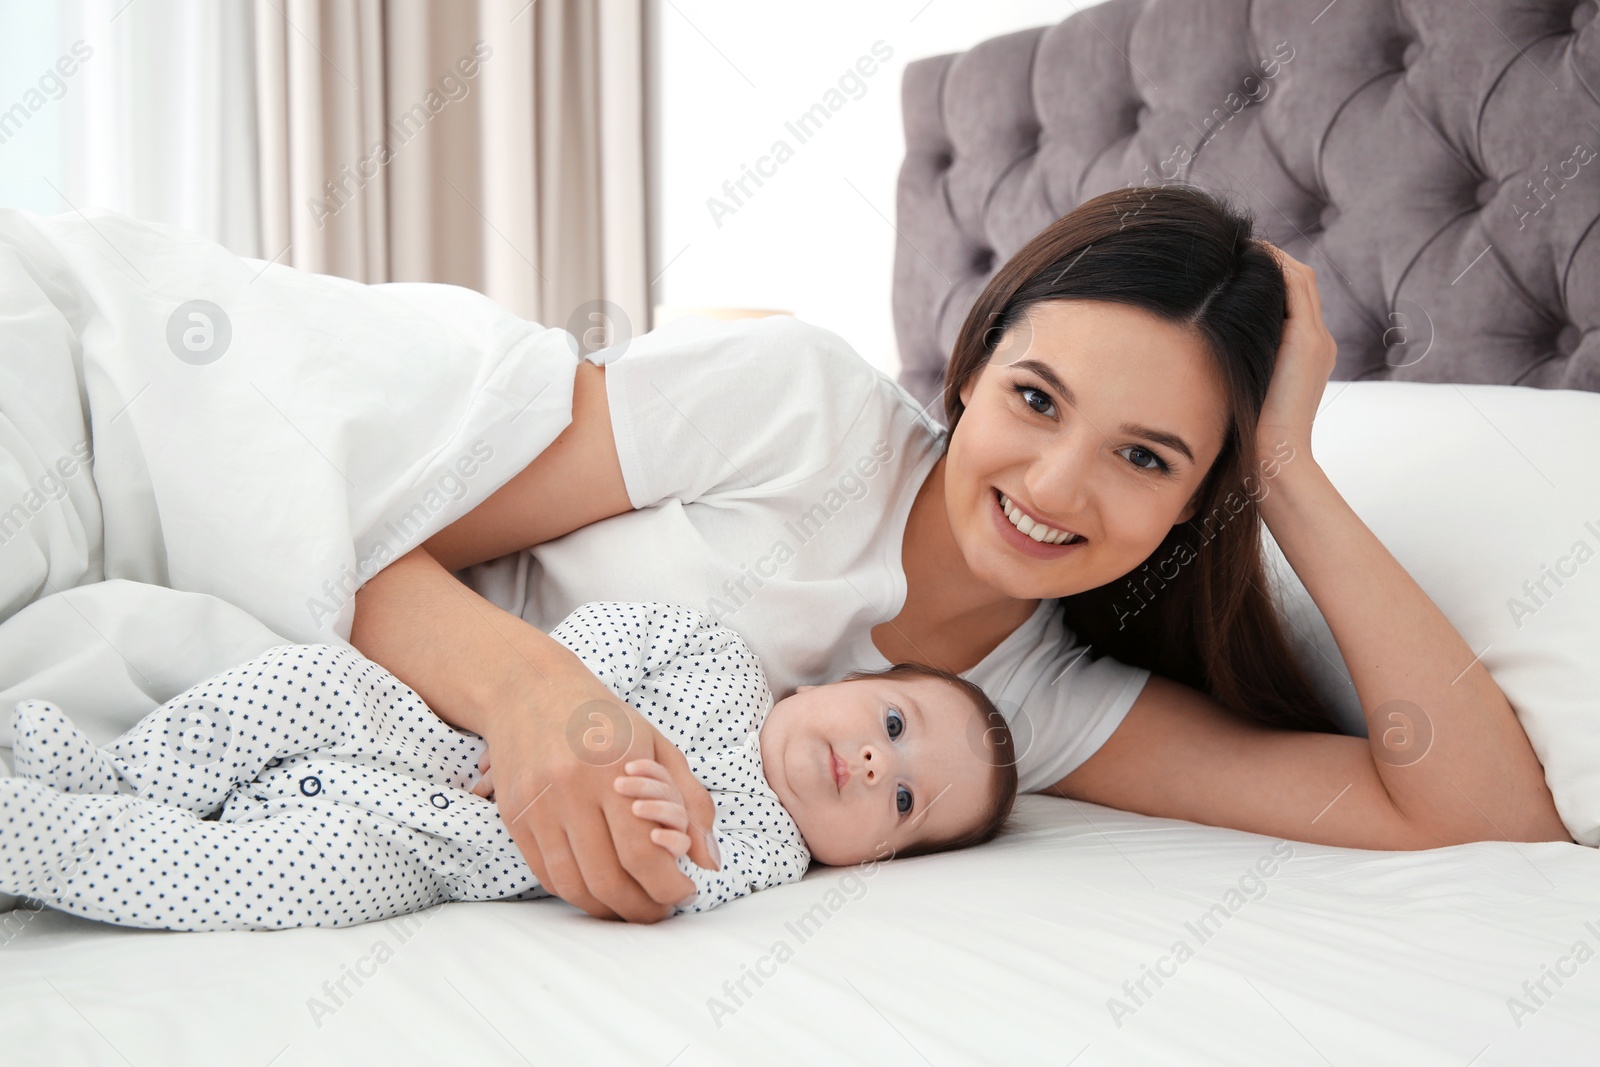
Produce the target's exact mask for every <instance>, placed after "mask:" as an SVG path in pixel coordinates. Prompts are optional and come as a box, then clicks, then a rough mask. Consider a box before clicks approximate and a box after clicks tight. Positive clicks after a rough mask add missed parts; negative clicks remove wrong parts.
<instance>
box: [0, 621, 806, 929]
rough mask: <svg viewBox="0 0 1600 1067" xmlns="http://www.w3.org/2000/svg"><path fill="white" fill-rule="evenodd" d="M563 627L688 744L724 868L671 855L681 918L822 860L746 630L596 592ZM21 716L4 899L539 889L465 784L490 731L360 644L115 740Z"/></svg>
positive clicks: (525, 895) (141, 905)
mask: <svg viewBox="0 0 1600 1067" xmlns="http://www.w3.org/2000/svg"><path fill="white" fill-rule="evenodd" d="M551 636H552V637H554V638H555V639H556V640H558V641H561V642H562V643H563V644H564V645H566V646H567V647H568V648H569V649H571V650H572V651H573V653H574V654H576V655H577V656H578V657H579V659H580V660H582V661H583V663H584V664H585V666H587V667H588V668H589V669H590V670H592V671H593V672H594V673H595V675H596V676H597V677H598V678H599V679H600V680H601V681H602V682H603V683H604V684H605V685H606V686H607V687H608V688H609V689H610V690H611V691H612V692H613V693H615V694H616V695H617V696H618V697H619V698H620V699H622V700H625V701H626V702H628V703H629V704H631V705H633V706H634V707H635V708H636V709H638V711H639V712H640V713H641V714H642V715H644V716H645V717H646V718H647V719H649V720H650V721H651V722H652V723H654V724H655V725H656V726H657V727H658V728H659V729H660V730H661V731H662V733H663V735H664V736H666V738H667V739H668V740H670V741H672V742H673V743H674V744H675V745H677V746H678V747H679V749H680V750H681V751H682V752H683V753H684V756H685V757H686V760H687V762H688V764H689V767H690V768H691V770H693V772H694V773H695V775H696V776H697V777H698V778H699V779H700V780H701V781H702V782H703V783H705V785H706V787H707V788H708V790H710V792H711V795H712V799H713V800H715V801H716V804H717V823H716V826H715V828H714V829H715V834H716V839H717V842H718V845H719V847H720V849H721V853H722V858H723V867H722V869H721V870H720V871H706V870H703V869H701V868H699V867H697V866H695V865H694V864H692V863H691V862H690V861H689V860H688V859H687V858H682V859H679V860H678V868H679V870H681V871H683V872H684V874H685V875H687V876H688V877H689V878H690V879H691V880H692V881H693V882H694V883H695V887H696V889H697V890H698V892H699V898H698V899H697V900H696V901H695V902H694V903H693V904H691V905H690V906H689V907H688V908H686V909H680V910H693V911H705V910H708V909H710V908H712V907H715V906H717V905H718V904H721V903H724V902H726V901H728V900H731V899H734V898H736V897H739V896H743V895H745V894H747V893H750V892H754V891H756V890H759V889H763V888H767V887H769V886H773V885H778V884H781V883H783V882H789V881H794V880H797V879H799V878H800V877H801V875H803V874H804V873H805V870H806V867H807V865H808V863H809V860H810V854H809V852H808V851H807V850H806V848H805V844H804V841H803V840H802V838H801V837H800V833H799V830H798V828H797V827H796V826H795V824H794V821H793V820H792V819H791V818H790V817H789V815H788V813H787V812H785V811H784V810H783V807H782V805H781V804H779V802H778V799H777V796H776V794H774V793H773V792H772V789H771V787H770V786H768V785H767V782H766V779H765V776H764V774H763V773H762V769H761V755H760V747H759V743H758V738H759V729H760V726H761V724H762V722H763V721H764V720H765V717H766V714H767V712H768V711H770V710H771V707H772V694H771V691H770V690H769V689H768V687H767V684H766V679H765V676H764V674H763V673H762V671H761V667H760V664H759V663H758V662H757V661H756V659H755V656H754V655H753V654H752V653H751V652H750V650H749V648H748V647H747V646H746V645H745V644H744V642H743V640H742V639H740V638H739V637H738V635H737V634H735V633H734V632H733V631H731V630H729V629H727V628H726V627H723V626H720V625H718V624H716V623H714V622H713V621H711V619H710V618H709V617H707V616H706V615H704V614H702V613H699V612H694V611H690V610H686V609H681V608H674V607H671V606H668V605H661V604H632V603H611V602H596V603H591V604H585V605H583V606H582V607H580V608H578V609H577V610H575V611H574V612H572V613H571V614H570V615H569V616H567V618H566V619H564V620H563V621H562V622H561V624H560V625H559V626H557V627H556V628H555V629H553V630H552V631H551ZM579 711H580V712H581V711H582V709H579ZM12 723H13V729H14V738H15V740H14V746H13V755H14V758H15V764H16V769H17V776H16V777H13V778H0V891H8V892H12V893H17V894H20V895H23V896H27V897H31V898H34V899H36V900H39V901H41V902H43V903H45V904H47V905H50V906H53V907H57V908H59V909H61V910H63V911H68V912H71V913H73V914H77V915H82V916H85V917H88V918H93V919H99V920H101V921H105V922H112V923H117V924H120V925H127V926H139V927H147V928H157V929H175V930H226V929H280V928H286V927H294V926H345V925H351V924H354V923H361V922H368V921H372V920H374V919H385V918H389V917H391V916H394V915H400V914H405V913H409V912H413V911H418V910H421V909H423V908H427V907H431V906H432V905H434V904H438V903H442V902H444V901H449V900H478V901H487V900H524V899H532V898H536V897H546V896H549V894H548V893H547V892H546V891H545V890H544V889H543V888H541V887H540V886H539V884H538V881H537V879H535V878H534V876H533V874H532V872H531V871H530V870H529V869H528V866H527V864H526V862H525V861H524V860H523V859H522V855H521V852H520V851H519V850H518V849H517V847H516V845H515V843H514V842H513V841H512V840H511V837H510V835H509V833H507V831H506V829H505V825H504V823H503V822H502V820H501V818H500V813H499V810H498V808H497V807H496V805H495V804H494V802H493V801H489V800H485V799H483V798H481V797H478V796H475V795H473V794H472V793H471V792H470V791H469V790H470V789H471V787H472V785H473V784H474V783H475V782H476V781H477V779H478V777H479V775H478V761H479V758H480V757H481V756H482V754H483V752H484V748H485V745H484V742H483V740H482V739H481V738H479V737H478V736H477V735H476V734H472V733H468V732H466V731H462V730H457V729H454V728H452V727H451V726H450V725H449V724H447V723H445V722H444V721H443V720H441V719H440V718H439V717H438V716H436V715H435V714H434V713H433V712H432V711H431V710H430V709H429V708H428V707H427V705H426V704H424V703H423V702H422V700H421V698H419V697H418V696H417V695H416V693H414V692H413V691H412V690H411V689H410V688H408V687H407V686H406V685H404V684H403V683H402V682H400V680H399V679H398V678H396V677H395V676H394V675H393V674H391V673H390V672H389V671H387V670H385V669H384V668H382V667H381V666H379V665H378V664H376V663H373V662H372V661H370V660H368V659H366V658H364V657H363V656H361V655H360V654H359V653H358V652H356V651H355V650H354V649H350V648H336V647H334V646H330V645H282V646H278V647H276V648H273V649H269V650H268V651H267V652H265V653H263V654H262V655H261V656H259V657H257V658H256V659H254V660H252V661H250V662H249V663H245V664H242V665H240V666H238V667H234V668H230V669H229V670H226V671H223V672H221V673H220V674H218V675H216V676H214V677H212V678H210V679H207V680H206V681H204V682H201V683H199V684H198V685H196V686H194V687H192V688H191V689H189V690H187V691H185V692H184V693H181V694H179V695H178V696H177V697H175V698H173V699H172V700H170V701H168V702H167V703H166V704H163V705H162V706H161V707H159V708H157V709H156V710H155V711H153V712H151V713H150V714H149V715H147V716H146V717H145V718H144V719H142V720H141V721H140V722H139V723H138V725H136V726H135V727H134V728H133V729H132V730H129V731H128V732H127V733H126V734H124V735H122V736H121V737H119V738H118V739H117V740H116V741H114V742H113V743H112V744H111V745H109V746H107V747H106V748H104V749H100V748H96V747H95V746H94V745H93V744H92V743H91V742H90V741H89V739H88V738H87V737H85V736H84V735H83V734H82V733H81V732H80V731H79V730H78V729H77V728H76V727H75V726H74V725H73V724H72V722H71V720H70V718H69V717H68V716H67V715H66V713H65V712H63V711H62V710H61V709H60V708H58V707H56V706H55V705H53V704H50V703H48V702H45V701H37V700H30V701H23V702H21V703H19V704H18V705H17V706H16V707H15V708H14V709H13V712H12ZM585 725H586V723H585V722H583V721H578V722H577V726H578V727H579V730H578V733H577V734H576V735H575V736H580V737H581V729H582V727H584V726H585ZM617 771H618V773H621V767H620V766H618V767H617Z"/></svg>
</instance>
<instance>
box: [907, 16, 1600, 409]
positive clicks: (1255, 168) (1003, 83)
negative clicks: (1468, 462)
mask: <svg viewBox="0 0 1600 1067" xmlns="http://www.w3.org/2000/svg"><path fill="white" fill-rule="evenodd" d="M1595 13H1596V0H1333V2H1332V3H1329V2H1328V0H1168V2H1163V0H1109V2H1108V3H1104V4H1101V5H1099V6H1097V7H1092V8H1087V9H1085V10H1083V11H1081V12H1079V13H1078V14H1076V15H1073V16H1072V17H1070V18H1068V19H1067V20H1066V21H1064V22H1062V23H1060V24H1059V25H1056V26H1049V27H1042V28H1039V29H1034V30H1026V31H1023V32H1021V33H1013V34H1009V35H1007V36H1004V37H997V38H995V39H993V40H990V41H985V42H984V43H982V44H980V45H978V46H977V47H975V48H972V49H971V50H969V51H967V52H964V53H961V54H958V55H945V56H937V57H934V58H931V59H922V60H918V61H916V62H914V63H911V64H910V65H909V66H908V67H907V68H906V73H905V80H904V83H903V86H902V93H903V97H904V108H905V126H906V157H905V162H904V163H903V165H902V166H901V170H900V182H899V193H898V208H897V211H898V216H899V225H898V229H899V231H900V234H901V237H900V240H899V244H898V247H897V248H896V252H895V272H894V319H895V332H896V335H897V337H898V340H899V345H900V356H901V360H902V362H903V370H902V371H901V376H900V380H901V382H902V383H903V384H904V385H905V386H906V388H907V389H909V390H910V391H911V392H912V393H913V394H914V395H916V396H917V397H919V398H920V399H921V400H923V401H925V402H926V401H929V400H931V399H932V398H933V397H934V396H935V395H936V394H937V393H938V391H939V389H940V386H941V382H942V376H943V373H944V367H945V361H946V359H947V358H948V355H949V352H950V349H951V347H952V345H953V343H954V341H955V337H956V333H957V331H958V330H959V329H960V327H961V322H962V319H963V318H964V317H965V316H966V313H967V311H968V309H969V308H970V307H971V306H972V304H973V301H974V300H975V299H976V298H977V295H978V293H979V291H980V290H981V289H982V288H983V286H984V284H985V283H986V282H987V281H988V279H989V278H990V276H991V275H992V274H993V273H994V271H995V270H996V269H997V268H998V267H999V265H1000V264H1001V263H1003V262H1004V261H1005V259H1006V258H1007V257H1009V256H1010V255H1011V254H1012V253H1014V252H1015V251H1016V250H1017V249H1018V248H1020V247H1021V246H1022V245H1023V244H1024V243H1025V242H1026V241H1027V240H1028V238H1030V237H1031V236H1033V235H1034V234H1035V233H1037V232H1038V231H1039V230H1041V229H1043V228H1044V227H1045V226H1046V225H1048V224H1049V223H1050V222H1051V221H1053V220H1054V219H1056V218H1058V217H1059V216H1061V215H1063V214H1065V213H1066V212H1068V211H1070V210H1071V209H1072V208H1073V207H1075V206H1077V205H1078V204H1080V203H1082V202H1083V201H1084V200H1087V199H1089V198H1090V197H1093V196H1097V195H1099V194H1100V193H1103V192H1106V191H1108V190H1112V189H1116V188H1119V187H1123V186H1130V185H1132V186H1134V187H1135V188H1134V190H1132V191H1130V194H1129V196H1130V204H1129V206H1130V210H1136V209H1137V207H1138V200H1137V188H1138V186H1139V185H1140V184H1141V183H1151V184H1156V183H1160V182H1161V181H1163V180H1174V179H1176V180H1178V181H1190V182H1193V183H1195V184H1198V185H1202V186H1204V187H1206V188H1208V189H1212V190H1215V191H1219V192H1223V193H1225V194H1227V195H1228V196H1229V198H1230V199H1231V200H1233V201H1234V202H1235V203H1238V204H1240V205H1241V206H1244V207H1246V208H1248V209H1249V210H1250V211H1252V212H1253V213H1254V214H1255V217H1256V219H1257V220H1258V223H1259V226H1260V229H1261V230H1262V231H1263V232H1264V234H1265V236H1266V237H1267V238H1268V239H1269V240H1271V241H1273V242H1274V243H1275V244H1278V245H1280V246H1281V247H1283V248H1284V249H1285V250H1286V251H1287V252H1289V254H1290V255H1293V256H1294V257H1295V258H1297V259H1299V260H1301V261H1303V262H1305V263H1308V264H1310V265H1311V266H1312V267H1314V268H1316V271H1317V282H1318V287H1319V289H1320V291H1321V295H1322V308H1323V315H1324V317H1325V319H1326V321H1327V323H1328V328H1329V329H1330V330H1331V331H1332V333H1333V335H1334V337H1335V339H1336V340H1337V341H1338V343H1339V365H1338V369H1337V370H1336V371H1335V372H1334V377H1335V378H1339V379H1347V378H1394V379H1404V380H1412V381H1455V382H1499V383H1516V384H1522V385H1530V386H1541V387H1545V388H1561V389H1594V390H1600V226H1597V225H1596V222H1597V219H1600V21H1597V20H1596V19H1595V17H1594V16H1595ZM930 410H931V411H933V412H935V413H937V414H938V415H939V416H940V417H942V410H941V408H940V405H937V404H935V405H933V406H932V408H930Z"/></svg>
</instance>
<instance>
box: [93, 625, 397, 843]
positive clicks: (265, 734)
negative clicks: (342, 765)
mask: <svg viewBox="0 0 1600 1067" xmlns="http://www.w3.org/2000/svg"><path fill="white" fill-rule="evenodd" d="M397 686H398V682H396V681H395V679H394V676H393V675H391V674H389V672H388V671H385V670H384V669H383V668H382V667H380V666H378V665H377V664H376V663H373V662H371V661H370V660H368V659H366V658H365V657H363V656H362V655H361V654H360V653H358V652H356V651H354V650H353V649H348V648H335V647H333V646H332V645H281V646H279V647H277V648H273V649H269V650H268V651H266V652H264V653H262V654H261V655H260V656H258V657H256V658H255V659H253V660H251V661H250V662H249V663H245V664H241V665H240V666H238V667H233V668H231V669H229V670H226V671H223V672H222V673H221V674H218V675H216V676H215V677H212V678H208V679H207V680H206V681H204V682H201V683H200V684H198V685H196V686H193V687H192V688H190V689H188V690H186V691H185V692H183V693H180V694H179V695H178V696H176V697H174V698H173V699H171V700H169V701H167V702H166V703H165V704H163V705H162V706H161V707H159V708H157V709H156V710H155V711H153V712H151V713H150V714H149V715H147V716H145V717H144V718H143V719H141V720H140V721H139V724H138V725H137V726H135V727H134V728H133V729H132V730H129V731H128V732H127V733H125V734H123V735H122V736H121V737H119V738H117V740H115V741H113V742H112V743H111V746H110V748H109V749H108V750H107V751H108V752H109V753H110V754H111V758H112V761H113V763H114V764H115V766H116V769H117V773H118V774H119V775H120V776H121V777H122V778H123V780H125V781H127V782H128V783H129V784H131V785H132V786H133V787H134V789H135V791H136V792H137V793H138V795H139V796H141V797H144V798H145V799H148V800H154V801H158V802H160V803H162V804H168V805H172V806H174V807H179V808H184V809H186V810H188V811H192V812H195V813H196V814H199V815H208V814H210V813H211V812H213V811H216V810H217V809H218V808H220V807H221V806H222V802H223V800H225V799H226V798H227V795H228V792H229V790H231V789H232V788H233V787H234V786H235V785H238V784H240V783H242V782H249V781H253V780H255V778H256V776H257V775H259V774H260V773H261V771H262V769H263V768H264V767H266V766H267V765H268V764H272V765H274V766H276V764H274V763H273V761H274V760H277V759H280V758H282V757H284V756H289V755H294V754H298V753H305V752H312V751H316V750H319V749H325V750H335V751H337V750H340V749H341V748H349V747H351V746H352V745H354V744H357V743H358V741H359V738H360V737H361V736H363V735H365V734H370V732H371V731H372V729H373V725H374V722H375V721H377V720H378V719H379V718H381V717H382V716H383V715H385V714H386V711H385V708H386V703H385V702H386V701H387V700H392V699H393V694H392V692H391V691H392V690H393V689H395V688H396V687H397Z"/></svg>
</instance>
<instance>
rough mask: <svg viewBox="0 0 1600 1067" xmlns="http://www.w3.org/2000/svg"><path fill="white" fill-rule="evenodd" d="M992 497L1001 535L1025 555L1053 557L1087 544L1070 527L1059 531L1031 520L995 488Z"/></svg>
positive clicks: (997, 525)
mask: <svg viewBox="0 0 1600 1067" xmlns="http://www.w3.org/2000/svg"><path fill="white" fill-rule="evenodd" d="M992 496H993V499H994V505H993V507H991V508H990V511H991V513H992V514H993V515H994V521H995V527H996V529H998V530H999V531H1000V536H1001V538H1002V539H1003V540H1004V541H1005V542H1006V543H1007V544H1010V545H1012V546H1013V547H1015V548H1016V549H1017V550H1018V551H1020V552H1022V553H1024V554H1025V555H1029V556H1032V557H1034V558H1035V559H1055V558H1057V557H1058V556H1061V555H1064V554H1065V553H1067V552H1070V551H1072V550H1073V549H1074V548H1077V547H1079V546H1080V545H1083V544H1085V543H1087V542H1086V541H1085V539H1084V538H1083V537H1082V536H1081V535H1080V534H1076V533H1073V532H1072V531H1070V530H1059V529H1056V528H1055V527H1052V526H1046V525H1043V524H1040V523H1036V522H1034V521H1033V519H1032V517H1031V516H1029V515H1028V514H1027V513H1026V512H1024V511H1023V510H1022V509H1021V508H1020V507H1018V506H1017V505H1016V504H1015V503H1014V502H1012V500H1011V498H1010V497H1008V496H1006V495H1005V494H1004V493H1002V492H1001V491H1000V490H999V489H996V490H994V492H993V494H992ZM1013 520H1015V521H1013ZM1024 531H1026V532H1024ZM1040 538H1044V540H1040Z"/></svg>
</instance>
